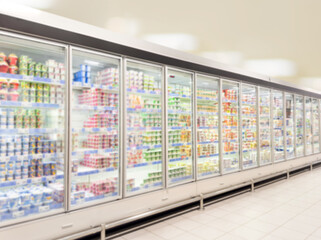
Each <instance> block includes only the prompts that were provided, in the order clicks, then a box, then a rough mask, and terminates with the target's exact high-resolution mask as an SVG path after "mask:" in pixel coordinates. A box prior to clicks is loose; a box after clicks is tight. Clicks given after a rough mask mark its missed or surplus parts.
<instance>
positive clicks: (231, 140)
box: [222, 139, 237, 142]
mask: <svg viewBox="0 0 321 240" xmlns="http://www.w3.org/2000/svg"><path fill="white" fill-rule="evenodd" d="M222 142H237V140H235V139H229V140H223V141H222Z"/></svg>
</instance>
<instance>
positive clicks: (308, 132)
mask: <svg viewBox="0 0 321 240" xmlns="http://www.w3.org/2000/svg"><path fill="white" fill-rule="evenodd" d="M304 108H305V154H306V155H309V154H312V153H313V146H312V145H313V142H312V133H313V130H312V125H313V123H312V122H313V119H312V98H309V97H305V106H304Z"/></svg>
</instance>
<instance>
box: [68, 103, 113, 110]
mask: <svg viewBox="0 0 321 240" xmlns="http://www.w3.org/2000/svg"><path fill="white" fill-rule="evenodd" d="M72 109H73V110H91V111H114V110H118V108H117V107H104V106H89V105H80V104H79V105H74V106H72Z"/></svg>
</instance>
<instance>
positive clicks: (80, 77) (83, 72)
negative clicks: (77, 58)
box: [73, 64, 91, 84]
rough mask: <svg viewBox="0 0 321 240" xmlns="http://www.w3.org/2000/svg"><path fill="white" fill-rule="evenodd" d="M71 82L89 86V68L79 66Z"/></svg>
mask: <svg viewBox="0 0 321 240" xmlns="http://www.w3.org/2000/svg"><path fill="white" fill-rule="evenodd" d="M73 81H74V82H79V83H83V84H91V67H90V66H88V65H83V64H81V65H80V71H78V72H76V73H74V79H73Z"/></svg>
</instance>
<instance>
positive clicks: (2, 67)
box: [0, 60, 9, 73]
mask: <svg viewBox="0 0 321 240" xmlns="http://www.w3.org/2000/svg"><path fill="white" fill-rule="evenodd" d="M8 68H9V66H8V63H7V62H5V61H2V60H0V72H2V73H6V72H8Z"/></svg>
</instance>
